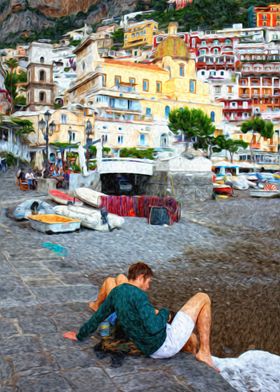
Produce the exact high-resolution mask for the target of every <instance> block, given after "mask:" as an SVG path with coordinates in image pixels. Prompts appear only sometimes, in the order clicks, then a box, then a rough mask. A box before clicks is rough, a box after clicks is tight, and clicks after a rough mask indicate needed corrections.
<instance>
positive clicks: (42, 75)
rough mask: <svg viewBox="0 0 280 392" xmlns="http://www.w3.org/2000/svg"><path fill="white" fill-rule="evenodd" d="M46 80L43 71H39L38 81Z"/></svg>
mask: <svg viewBox="0 0 280 392" xmlns="http://www.w3.org/2000/svg"><path fill="white" fill-rule="evenodd" d="M45 79H46V72H45V71H40V72H39V80H40V81H44V80H45Z"/></svg>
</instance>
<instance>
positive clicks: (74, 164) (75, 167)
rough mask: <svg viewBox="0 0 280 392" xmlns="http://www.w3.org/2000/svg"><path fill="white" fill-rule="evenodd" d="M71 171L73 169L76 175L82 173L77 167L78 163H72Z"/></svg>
mask: <svg viewBox="0 0 280 392" xmlns="http://www.w3.org/2000/svg"><path fill="white" fill-rule="evenodd" d="M71 169H72V170H73V172H75V173H80V172H81V168H80V166H79V165H77V164H76V163H72V164H71Z"/></svg>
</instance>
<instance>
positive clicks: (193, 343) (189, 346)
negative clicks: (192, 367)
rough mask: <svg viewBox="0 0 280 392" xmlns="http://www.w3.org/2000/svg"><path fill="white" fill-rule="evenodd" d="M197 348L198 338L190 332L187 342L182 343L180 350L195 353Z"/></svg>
mask: <svg viewBox="0 0 280 392" xmlns="http://www.w3.org/2000/svg"><path fill="white" fill-rule="evenodd" d="M197 349H198V339H197V336H196V334H195V333H192V334H191V336H190V338H189V340H188V341H187V343H186V344H185V345H184V347H183V348H182V350H181V351H186V352H189V353H192V354H193V355H196V354H197Z"/></svg>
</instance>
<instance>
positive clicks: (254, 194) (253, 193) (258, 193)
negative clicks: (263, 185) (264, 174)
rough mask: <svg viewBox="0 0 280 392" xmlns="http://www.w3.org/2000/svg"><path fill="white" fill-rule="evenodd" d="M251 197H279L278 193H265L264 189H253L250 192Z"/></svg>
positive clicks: (279, 193) (279, 192)
mask: <svg viewBox="0 0 280 392" xmlns="http://www.w3.org/2000/svg"><path fill="white" fill-rule="evenodd" d="M250 196H251V197H263V198H274V197H280V191H266V190H264V189H254V190H251V191H250Z"/></svg>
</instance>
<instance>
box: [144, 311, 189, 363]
mask: <svg viewBox="0 0 280 392" xmlns="http://www.w3.org/2000/svg"><path fill="white" fill-rule="evenodd" d="M193 329H194V321H193V319H192V318H191V317H190V316H189V315H188V314H187V313H185V312H182V311H179V312H178V313H176V316H175V317H174V320H173V321H172V324H166V339H165V341H164V343H163V344H162V346H160V348H159V349H158V350H157V351H156V352H154V353H153V354H152V355H150V357H151V358H154V359H163V358H170V357H173V356H174V355H175V354H177V353H178V352H179V351H181V349H182V348H183V347H184V345H185V344H186V343H187V341H188V340H189V338H190V336H191V334H192V331H193Z"/></svg>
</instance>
